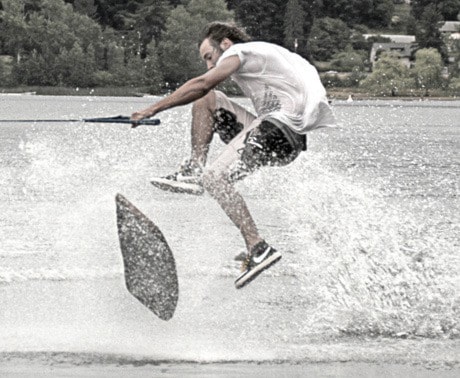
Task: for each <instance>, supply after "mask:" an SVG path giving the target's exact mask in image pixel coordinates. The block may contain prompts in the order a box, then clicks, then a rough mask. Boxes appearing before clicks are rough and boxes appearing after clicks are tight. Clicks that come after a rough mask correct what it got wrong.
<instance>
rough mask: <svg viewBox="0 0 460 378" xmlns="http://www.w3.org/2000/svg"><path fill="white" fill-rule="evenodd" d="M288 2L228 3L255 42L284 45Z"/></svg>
mask: <svg viewBox="0 0 460 378" xmlns="http://www.w3.org/2000/svg"><path fill="white" fill-rule="evenodd" d="M286 3H287V2H286V0H282V1H281V0H236V1H228V4H229V8H230V9H234V10H235V16H236V19H237V20H238V22H239V23H240V24H241V25H244V27H245V29H246V31H247V33H248V34H249V35H250V36H251V37H252V38H253V40H259V41H260V40H262V41H267V42H273V43H277V44H279V45H283V43H284V34H285V33H284V14H285V9H286Z"/></svg>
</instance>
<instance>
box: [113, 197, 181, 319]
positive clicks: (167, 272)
mask: <svg viewBox="0 0 460 378" xmlns="http://www.w3.org/2000/svg"><path fill="white" fill-rule="evenodd" d="M115 202H116V209H117V210H116V212H117V227H118V238H119V240H120V248H121V253H122V255H123V263H124V275H125V283H126V287H127V289H128V291H129V292H130V293H131V294H132V295H133V296H134V297H135V298H137V299H138V300H139V301H140V302H141V303H142V304H143V305H144V306H146V307H147V308H148V309H149V310H151V311H152V312H153V313H154V314H155V315H157V316H158V317H159V318H160V319H162V320H169V319H171V318H172V317H173V315H174V311H175V309H176V306H177V301H178V299H179V284H178V279H177V272H176V264H175V261H174V256H173V254H172V252H171V249H170V248H169V246H168V243H167V242H166V239H165V237H164V236H163V234H162V232H161V231H160V229H159V228H158V227H157V226H156V225H155V224H154V223H153V222H152V221H151V220H150V219H149V218H147V217H146V216H145V215H144V214H143V213H142V212H141V211H140V210H138V209H137V208H136V207H135V206H134V205H133V204H132V203H131V202H129V201H128V200H127V199H126V198H125V197H123V196H122V195H121V194H117V196H116V198H115Z"/></svg>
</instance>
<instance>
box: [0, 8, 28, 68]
mask: <svg viewBox="0 0 460 378" xmlns="http://www.w3.org/2000/svg"><path fill="white" fill-rule="evenodd" d="M1 4H2V10H0V41H1V46H2V47H3V49H4V51H3V53H4V54H9V55H12V56H14V57H15V59H16V61H18V60H20V58H21V53H22V50H23V46H24V43H25V41H26V40H27V23H26V20H25V12H24V8H25V0H2V2H1Z"/></svg>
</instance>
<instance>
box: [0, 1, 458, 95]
mask: <svg viewBox="0 0 460 378" xmlns="http://www.w3.org/2000/svg"><path fill="white" fill-rule="evenodd" d="M398 2H400V1H397V0H287V1H286V0H227V1H224V0H0V55H1V59H0V80H1V86H17V85H46V86H79V87H95V86H99V87H103V86H137V87H148V88H150V91H152V92H154V93H158V92H160V91H162V90H165V89H166V90H167V89H173V88H175V87H177V86H178V85H179V84H181V83H182V82H184V81H185V80H187V79H189V78H191V77H193V76H195V75H198V74H200V73H202V72H203V70H204V67H203V64H202V63H201V62H200V60H199V56H198V52H197V36H198V34H199V32H200V30H201V28H202V27H203V26H204V25H205V24H206V23H208V22H210V21H215V20H220V21H235V22H237V23H238V24H239V25H241V26H243V27H244V28H245V29H246V31H247V32H248V34H250V35H251V36H252V37H253V39H254V40H265V41H269V42H274V43H277V44H280V45H282V46H285V47H286V48H288V49H290V50H293V51H296V52H297V53H299V54H300V55H302V56H304V57H306V58H308V59H310V60H312V61H315V62H316V61H328V62H332V63H333V65H335V66H334V67H339V68H340V67H342V68H343V67H347V69H350V70H351V71H353V69H354V70H355V71H356V70H358V69H360V67H361V65H363V64H365V63H366V60H367V59H368V55H369V49H370V46H371V44H372V42H373V40H372V39H371V40H364V39H363V37H362V34H363V33H365V32H369V31H373V30H387V29H388V28H393V29H395V30H397V31H400V32H403V31H407V32H411V33H415V34H416V35H417V39H418V41H419V43H420V47H421V48H433V49H436V50H437V51H438V52H439V54H441V57H442V59H443V60H446V51H447V48H446V46H445V44H444V41H443V39H442V36H441V35H440V34H439V30H438V28H436V27H433V25H435V26H436V25H437V23H439V21H441V20H454V19H456V17H457V15H458V14H459V12H460V0H444V1H441V0H435V1H433V0H430V1H426V0H413V1H412V7H411V12H410V14H409V15H408V16H407V18H406V19H405V20H403V21H401V20H400V21H399V22H397V20H395V19H394V11H395V7H396V6H397V3H398ZM416 20H417V21H416ZM398 28H399V29H398ZM402 29H406V30H402ZM348 66H350V67H348ZM358 76H359V75H358ZM358 76H356V78H358V79H360V78H359V77H358Z"/></svg>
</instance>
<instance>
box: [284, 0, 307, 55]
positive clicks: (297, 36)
mask: <svg viewBox="0 0 460 378" xmlns="http://www.w3.org/2000/svg"><path fill="white" fill-rule="evenodd" d="M304 19H305V11H304V10H303V8H302V6H301V4H300V1H299V0H289V1H288V3H287V5H286V14H285V16H284V45H285V46H286V47H288V48H289V49H290V50H293V51H297V49H298V47H299V45H300V46H301V49H302V47H303V46H306V43H307V41H306V38H305V35H304V32H303V31H304Z"/></svg>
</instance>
